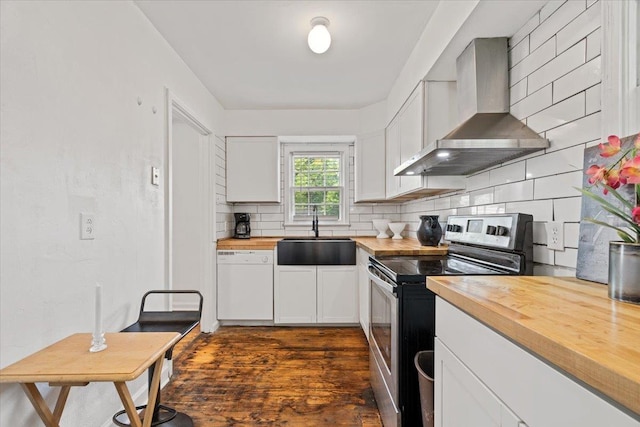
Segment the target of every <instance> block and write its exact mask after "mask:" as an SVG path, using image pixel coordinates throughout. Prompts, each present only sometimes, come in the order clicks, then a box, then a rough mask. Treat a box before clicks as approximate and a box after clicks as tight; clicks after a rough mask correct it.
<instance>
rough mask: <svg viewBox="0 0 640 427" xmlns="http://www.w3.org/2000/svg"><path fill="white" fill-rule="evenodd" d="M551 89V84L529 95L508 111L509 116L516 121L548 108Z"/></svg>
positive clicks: (551, 95)
mask: <svg viewBox="0 0 640 427" xmlns="http://www.w3.org/2000/svg"><path fill="white" fill-rule="evenodd" d="M523 82H526V79H525V80H523ZM552 87H553V86H552V85H551V84H548V85H546V86H545V87H543V88H542V89H540V90H538V91H537V92H534V93H532V94H530V95H529V96H527V97H526V98H524V99H523V100H522V101H520V102H518V103H517V104H515V105H512V106H511V109H510V110H511V114H513V115H514V116H515V117H516V118H517V119H519V120H522V119H526V118H527V117H529V116H531V115H532V114H535V113H537V112H539V111H542V110H544V109H545V108H548V107H550V106H551V104H552V103H553V90H552Z"/></svg>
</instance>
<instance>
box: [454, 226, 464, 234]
mask: <svg viewBox="0 0 640 427" xmlns="http://www.w3.org/2000/svg"><path fill="white" fill-rule="evenodd" d="M453 231H455V232H456V233H462V226H461V225H454V226H453Z"/></svg>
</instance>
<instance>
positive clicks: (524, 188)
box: [494, 181, 533, 203]
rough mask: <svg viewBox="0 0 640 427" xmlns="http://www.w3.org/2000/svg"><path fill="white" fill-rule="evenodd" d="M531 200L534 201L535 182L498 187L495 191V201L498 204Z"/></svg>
mask: <svg viewBox="0 0 640 427" xmlns="http://www.w3.org/2000/svg"><path fill="white" fill-rule="evenodd" d="M531 199H533V181H520V182H514V183H511V184H505V185H498V186H497V187H495V190H494V201H495V202H496V203H500V202H516V201H520V200H531Z"/></svg>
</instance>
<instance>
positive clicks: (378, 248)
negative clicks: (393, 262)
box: [352, 237, 448, 256]
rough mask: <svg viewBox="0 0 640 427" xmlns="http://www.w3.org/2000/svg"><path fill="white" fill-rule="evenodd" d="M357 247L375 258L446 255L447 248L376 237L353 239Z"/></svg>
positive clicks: (411, 238) (412, 239)
mask: <svg viewBox="0 0 640 427" xmlns="http://www.w3.org/2000/svg"><path fill="white" fill-rule="evenodd" d="M352 239H353V240H355V241H356V245H357V246H358V247H360V248H362V249H364V250H365V251H367V252H369V253H370V254H371V255H373V256H415V255H446V254H447V252H448V248H447V246H422V245H421V244H420V242H419V241H418V239H416V238H413V237H405V238H404V239H402V240H393V239H377V238H375V237H352Z"/></svg>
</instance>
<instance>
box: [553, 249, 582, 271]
mask: <svg viewBox="0 0 640 427" xmlns="http://www.w3.org/2000/svg"><path fill="white" fill-rule="evenodd" d="M577 261H578V250H577V249H574V248H564V251H556V253H555V264H556V265H560V266H562V267H569V268H576V264H577Z"/></svg>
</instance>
